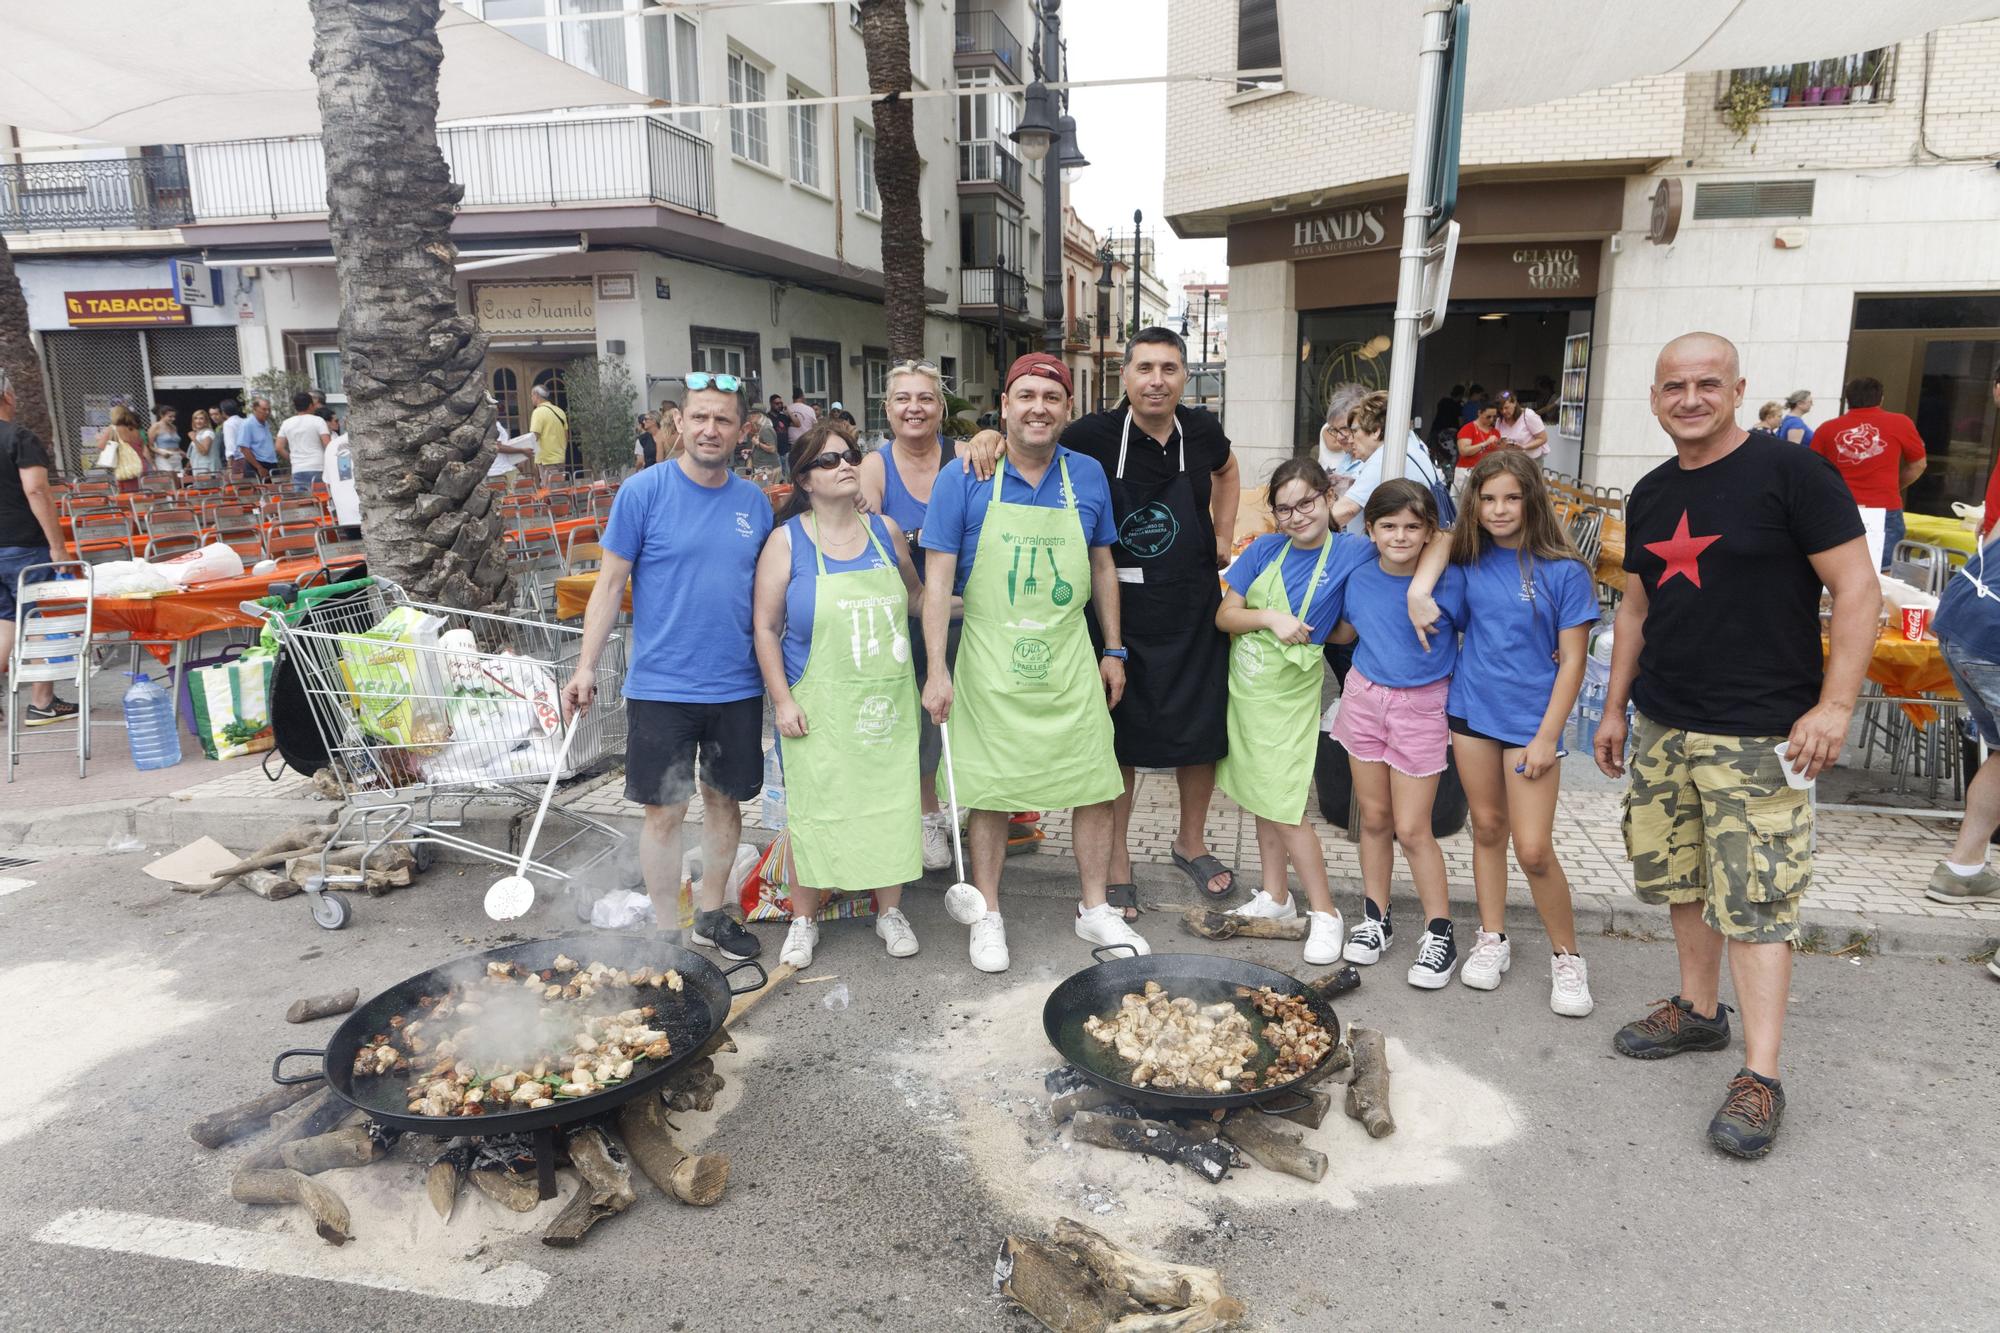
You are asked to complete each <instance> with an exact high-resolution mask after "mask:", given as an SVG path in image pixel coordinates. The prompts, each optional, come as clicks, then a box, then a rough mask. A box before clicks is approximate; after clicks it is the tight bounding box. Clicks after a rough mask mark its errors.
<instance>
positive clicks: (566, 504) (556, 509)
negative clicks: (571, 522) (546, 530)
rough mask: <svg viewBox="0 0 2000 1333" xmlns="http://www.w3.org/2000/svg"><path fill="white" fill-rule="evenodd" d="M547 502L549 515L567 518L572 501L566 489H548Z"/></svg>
mask: <svg viewBox="0 0 2000 1333" xmlns="http://www.w3.org/2000/svg"><path fill="white" fill-rule="evenodd" d="M547 504H548V508H549V515H550V517H552V518H568V517H569V516H570V512H571V508H572V501H571V499H570V494H569V492H568V491H550V492H549V498H548V501H547Z"/></svg>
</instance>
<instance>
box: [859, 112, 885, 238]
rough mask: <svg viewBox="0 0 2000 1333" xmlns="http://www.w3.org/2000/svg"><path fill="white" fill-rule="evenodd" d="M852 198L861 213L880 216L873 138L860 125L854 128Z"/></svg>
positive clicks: (880, 193) (880, 205)
mask: <svg viewBox="0 0 2000 1333" xmlns="http://www.w3.org/2000/svg"><path fill="white" fill-rule="evenodd" d="M854 198H855V200H856V203H855V207H857V208H859V209H860V210H861V211H862V212H863V213H867V214H869V215H870V216H871V217H880V216H881V215H882V191H881V190H880V189H879V188H878V187H877V186H876V184H875V136H874V135H873V134H872V133H870V132H869V131H868V130H867V129H865V128H863V127H862V126H860V125H856V126H855V127H854Z"/></svg>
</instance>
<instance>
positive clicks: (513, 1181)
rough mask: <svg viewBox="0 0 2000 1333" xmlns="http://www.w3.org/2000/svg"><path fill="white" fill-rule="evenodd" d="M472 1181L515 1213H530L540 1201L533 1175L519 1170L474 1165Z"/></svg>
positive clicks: (483, 1191) (540, 1195)
mask: <svg viewBox="0 0 2000 1333" xmlns="http://www.w3.org/2000/svg"><path fill="white" fill-rule="evenodd" d="M472 1183H473V1185H474V1186H475V1187H476V1188H477V1189H478V1190H479V1192H480V1193H481V1194H484V1195H485V1196H486V1197H487V1198H489V1199H491V1200H493V1202H495V1203H497V1204H499V1205H500V1206H501V1207H503V1208H511V1209H513V1210H514V1211H515V1212H517V1213H532V1212H534V1211H535V1208H536V1207H537V1206H538V1205H539V1204H540V1203H541V1201H542V1191H541V1187H540V1186H539V1185H537V1184H536V1183H535V1178H534V1177H533V1176H524V1175H522V1174H521V1173H520V1172H519V1171H509V1170H507V1169H505V1168H504V1167H497V1166H490V1167H475V1168H473V1171H472ZM433 1202H435V1200H433Z"/></svg>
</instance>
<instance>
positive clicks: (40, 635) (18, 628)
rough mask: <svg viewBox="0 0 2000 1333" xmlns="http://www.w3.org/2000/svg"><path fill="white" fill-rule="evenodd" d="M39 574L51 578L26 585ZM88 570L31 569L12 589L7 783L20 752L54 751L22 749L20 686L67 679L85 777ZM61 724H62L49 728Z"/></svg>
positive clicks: (71, 566)
mask: <svg viewBox="0 0 2000 1333" xmlns="http://www.w3.org/2000/svg"><path fill="white" fill-rule="evenodd" d="M43 571H50V572H53V574H54V575H56V577H50V578H44V579H41V580H40V581H39V582H35V583H30V582H28V575H29V574H32V573H39V572H43ZM91 591H92V587H91V569H90V566H89V565H87V564H85V563H84V562H82V561H80V560H66V561H63V562H62V563H61V564H52V565H30V566H28V568H26V569H24V570H22V571H21V577H20V582H19V584H18V585H17V586H16V589H15V593H14V600H15V603H16V606H17V608H18V609H17V610H16V612H15V635H14V650H13V651H12V652H11V653H9V654H8V656H7V693H8V694H9V695H11V696H12V697H11V698H9V699H8V701H7V781H9V782H12V781H13V780H14V769H15V767H16V766H17V765H18V764H19V763H20V756H21V755H23V754H36V753H43V754H47V753H54V751H53V750H48V749H40V750H26V749H23V748H22V746H21V743H20V731H21V708H22V705H23V701H22V695H23V693H24V692H25V691H24V690H23V687H24V686H28V685H35V684H39V683H42V682H48V683H50V684H57V685H59V684H61V683H62V682H63V681H68V682H70V684H71V685H72V686H74V688H75V690H76V724H75V731H76V775H77V776H78V777H79V778H80V777H82V776H84V770H85V767H86V764H87V762H88V760H89V759H90V653H89V651H88V646H89V644H90V608H91V601H90V597H91ZM51 725H57V726H59V725H61V724H59V723H58V724H51Z"/></svg>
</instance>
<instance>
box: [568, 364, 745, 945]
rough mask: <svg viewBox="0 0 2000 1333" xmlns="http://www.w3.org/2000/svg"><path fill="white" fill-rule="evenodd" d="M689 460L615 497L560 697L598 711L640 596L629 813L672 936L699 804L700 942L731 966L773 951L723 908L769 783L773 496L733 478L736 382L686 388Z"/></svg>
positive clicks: (717, 380)
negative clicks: (608, 667)
mask: <svg viewBox="0 0 2000 1333" xmlns="http://www.w3.org/2000/svg"><path fill="white" fill-rule="evenodd" d="M685 382H686V384H687V388H688V395H687V400H686V402H685V403H684V404H683V407H682V413H681V443H682V445H683V448H684V452H683V453H682V454H681V456H680V457H679V458H677V459H674V460H673V461H672V462H671V463H669V464H667V465H664V466H661V467H651V468H647V469H646V470H645V471H644V472H641V473H639V474H638V475H637V476H635V477H633V478H632V479H631V480H630V481H628V482H626V483H625V485H624V486H623V487H621V488H620V489H619V492H618V498H617V500H616V501H615V502H614V503H613V505H612V506H611V519H610V521H609V522H608V523H607V524H606V525H605V529H604V539H603V541H602V542H601V543H600V544H601V545H602V546H603V548H604V562H603V566H602V568H601V570H600V571H599V574H598V578H597V586H596V587H595V588H594V589H593V590H592V591H591V594H590V604H589V606H588V607H586V608H585V610H584V613H583V651H582V655H581V656H580V657H579V658H578V659H577V665H576V674H575V675H574V676H572V677H571V678H570V682H569V684H568V686H566V687H565V688H564V690H563V698H564V700H565V702H567V703H568V704H569V706H570V707H571V708H572V709H576V710H581V709H585V708H588V707H589V706H590V703H591V700H592V698H593V697H594V696H595V695H596V692H597V660H598V656H599V655H600V654H601V653H602V652H603V650H604V644H605V640H606V639H607V638H608V637H609V636H610V633H611V627H612V625H613V624H614V623H615V622H616V621H617V619H618V609H619V603H620V602H621V601H622V600H623V596H624V592H625V581H626V578H627V576H628V575H629V576H630V578H631V581H632V631H631V638H632V644H631V656H630V659H629V666H628V667H627V669H626V673H625V699H626V705H625V706H626V714H627V720H628V723H629V730H630V735H629V737H628V739H627V742H626V747H625V798H626V799H627V800H629V801H632V802H634V803H636V804H638V805H642V806H644V807H645V809H646V824H645V830H644V832H643V833H642V834H641V836H640V843H639V866H640V870H641V871H642V873H643V874H644V875H645V878H646V891H647V893H649V894H651V895H652V899H653V913H654V916H655V918H656V919H657V920H658V921H660V922H661V923H663V924H664V923H666V922H669V921H672V920H673V919H674V913H675V910H676V902H677V898H678V894H679V890H680V865H681V825H682V822H683V821H684V820H685V818H686V816H687V807H688V799H689V798H690V797H691V796H693V795H694V788H695V781H696V773H697V770H696V759H697V757H699V760H700V769H699V774H700V782H701V795H702V810H703V815H702V839H701V851H702V877H701V892H700V895H699V899H698V909H699V910H698V912H697V914H696V917H695V927H694V933H693V936H692V939H693V942H694V943H695V944H698V945H703V946H706V947H711V948H715V949H719V950H720V951H721V953H722V955H723V956H724V957H725V958H737V959H741V958H753V957H755V956H756V955H757V952H758V950H759V949H760V948H761V947H762V946H761V945H760V944H759V942H758V940H757V937H756V936H754V935H752V934H751V933H750V932H749V931H747V930H745V929H744V928H743V927H742V926H741V925H739V924H737V922H736V921H735V919H734V918H732V917H731V916H730V915H729V914H728V912H727V911H725V910H724V908H723V896H724V893H725V891H726V890H727V888H728V877H729V867H730V865H731V863H732V862H733V861H734V859H735V852H736V840H737V837H738V835H739V834H740V833H741V832H742V826H743V819H742V813H741V811H740V810H739V809H738V806H739V805H740V803H741V802H743V801H747V800H749V799H750V798H751V797H752V796H754V795H756V794H757V791H758V789H759V786H760V785H761V782H762V778H763V725H764V686H763V680H762V677H760V676H759V675H758V673H757V657H756V652H755V650H754V649H753V648H752V646H751V633H750V586H751V582H752V578H753V576H754V574H755V572H756V568H757V556H758V553H759V552H761V551H762V550H763V549H764V538H765V537H767V536H769V535H770V532H771V505H770V502H769V501H768V500H766V499H765V498H764V493H763V492H762V491H761V490H759V489H758V488H757V486H756V485H755V484H754V483H753V482H750V481H748V480H746V479H745V478H742V477H739V476H736V475H735V474H734V473H732V472H731V471H730V470H729V464H730V455H731V453H732V451H733V450H734V449H735V447H736V442H737V440H738V439H739V438H740V437H741V435H742V431H743V418H744V415H745V413H746V404H745V402H744V399H743V386H742V383H741V382H740V381H739V380H738V379H737V378H736V377H735V376H734V375H710V374H705V373H700V372H696V373H693V374H690V375H688V376H687V377H686V381H685Z"/></svg>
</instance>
